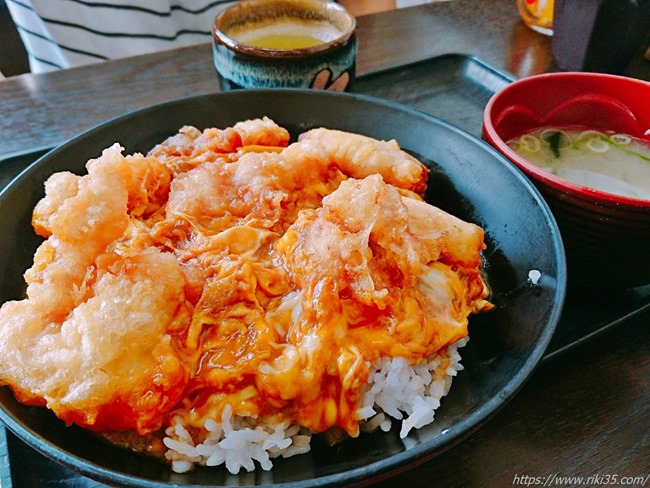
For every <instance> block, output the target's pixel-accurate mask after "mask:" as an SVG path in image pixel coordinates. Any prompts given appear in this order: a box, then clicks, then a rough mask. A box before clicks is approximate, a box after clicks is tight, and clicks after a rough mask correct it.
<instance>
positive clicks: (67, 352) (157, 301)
mask: <svg viewBox="0 0 650 488" xmlns="http://www.w3.org/2000/svg"><path fill="white" fill-rule="evenodd" d="M120 150H121V148H120V147H119V146H117V145H115V146H113V147H111V148H109V149H107V150H105V151H104V153H103V154H102V156H101V157H100V158H98V159H96V160H91V161H90V162H89V163H88V165H87V169H88V175H86V176H83V177H76V176H73V175H70V174H64V175H59V176H55V177H53V178H51V179H50V180H49V181H48V182H47V184H46V191H47V193H46V197H45V198H44V199H43V200H42V201H41V202H40V203H39V204H38V205H37V207H36V209H35V212H34V217H33V218H34V225H35V228H36V229H38V230H39V232H40V233H41V234H43V235H44V236H48V239H47V240H46V241H45V242H44V243H43V244H42V245H41V246H40V247H39V249H38V251H37V252H36V256H35V259H34V265H33V266H32V268H31V269H29V270H28V271H27V272H26V274H25V278H26V281H27V283H28V287H27V299H24V300H22V301H13V302H7V303H5V304H4V305H3V306H2V308H1V309H0V354H2V355H3V357H4V360H3V361H2V362H0V382H1V383H3V384H9V385H10V386H11V387H12V389H13V390H14V391H15V393H16V396H17V397H18V398H19V399H20V400H21V401H23V402H26V403H30V404H39V405H47V406H48V407H49V408H51V409H52V410H53V411H54V412H55V413H56V414H57V415H58V416H59V417H60V418H62V419H64V420H65V421H67V422H75V423H78V424H80V425H83V426H86V427H89V428H92V429H98V430H105V429H135V430H137V431H139V432H146V431H148V430H151V429H155V428H158V427H159V426H160V423H161V421H162V419H161V415H160V414H161V412H164V411H165V410H166V409H168V408H170V407H171V406H172V405H173V404H174V403H175V402H176V400H177V399H178V397H179V395H180V394H181V392H182V387H183V384H184V382H185V381H187V369H186V368H187V366H186V365H184V364H183V361H181V359H180V355H179V352H178V351H177V350H176V349H177V348H176V345H175V340H173V338H172V335H173V334H179V333H181V332H182V330H183V327H186V326H187V324H188V323H189V317H186V315H189V314H188V313H187V310H186V309H185V300H184V290H183V285H184V280H183V274H182V273H181V271H180V267H179V264H178V263H177V262H176V260H175V258H174V257H173V256H171V255H165V254H161V253H160V252H158V251H157V250H156V249H152V250H149V251H146V252H143V253H138V252H134V253H132V254H131V255H125V256H119V255H117V254H115V253H112V252H107V248H108V247H109V245H110V244H111V243H112V242H113V241H114V240H116V239H118V238H119V237H120V236H121V235H122V233H123V232H124V231H125V229H127V227H128V223H129V220H130V218H131V217H130V215H129V212H132V213H134V214H136V215H140V216H142V215H144V214H146V213H147V212H152V211H155V209H157V208H158V207H159V206H160V204H161V202H162V201H163V200H165V199H166V192H167V189H168V185H169V170H168V169H167V168H166V167H165V166H164V165H162V164H160V163H158V162H157V161H155V160H152V159H150V158H145V157H142V156H133V157H129V158H125V157H123V156H122V155H121V151H120ZM166 187H167V189H166Z"/></svg>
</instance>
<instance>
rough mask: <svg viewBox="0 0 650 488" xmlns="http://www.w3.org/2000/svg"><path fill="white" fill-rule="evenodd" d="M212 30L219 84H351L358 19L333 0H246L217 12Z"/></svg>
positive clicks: (330, 87)
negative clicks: (332, 0)
mask: <svg viewBox="0 0 650 488" xmlns="http://www.w3.org/2000/svg"><path fill="white" fill-rule="evenodd" d="M212 33H213V57H214V64H215V67H216V69H217V73H218V75H219V81H220V84H221V90H231V89H236V88H279V87H285V88H317V89H328V90H337V91H350V90H351V89H352V85H353V82H354V76H355V67H356V45H357V40H356V20H355V18H354V16H353V15H351V14H350V13H349V12H348V11H347V10H346V9H345V8H343V7H342V6H340V5H338V4H337V3H334V2H329V1H322V0H246V1H242V2H238V3H236V4H234V5H232V6H230V7H228V8H227V9H225V10H224V11H222V12H221V13H220V14H219V15H217V17H216V18H215V20H214V24H213V29H212Z"/></svg>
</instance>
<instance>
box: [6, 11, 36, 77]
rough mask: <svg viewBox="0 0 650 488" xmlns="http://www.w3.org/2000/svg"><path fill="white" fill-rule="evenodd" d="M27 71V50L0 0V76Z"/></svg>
mask: <svg viewBox="0 0 650 488" xmlns="http://www.w3.org/2000/svg"><path fill="white" fill-rule="evenodd" d="M28 72H29V62H28V60H27V51H26V50H25V46H24V44H23V42H22V40H21V39H20V35H19V34H18V30H17V29H16V25H15V24H14V21H13V19H12V18H11V15H10V14H9V9H8V8H7V5H6V4H5V1H4V0H0V76H2V75H4V76H14V75H19V74H22V73H28Z"/></svg>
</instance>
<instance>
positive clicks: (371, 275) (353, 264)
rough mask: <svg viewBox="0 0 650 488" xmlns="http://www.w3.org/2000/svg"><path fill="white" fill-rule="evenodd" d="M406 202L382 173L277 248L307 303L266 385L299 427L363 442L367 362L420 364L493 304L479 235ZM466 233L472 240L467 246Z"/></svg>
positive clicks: (339, 195)
mask: <svg viewBox="0 0 650 488" xmlns="http://www.w3.org/2000/svg"><path fill="white" fill-rule="evenodd" d="M410 200H413V201H417V200H415V199H414V198H410V197H409V198H405V197H402V196H401V194H400V192H399V191H398V190H397V189H396V188H395V187H393V186H392V185H388V184H386V183H385V182H384V181H383V179H382V177H381V176H379V175H371V176H368V177H366V178H364V179H363V180H356V179H352V178H351V179H348V180H346V181H344V182H342V183H341V184H340V186H339V188H338V189H337V190H336V191H334V192H333V193H332V194H330V195H329V196H327V197H326V198H324V199H323V205H322V207H321V208H319V209H317V210H305V211H303V212H301V213H300V215H299V217H298V219H297V221H296V222H295V223H294V224H293V225H292V226H291V227H290V228H289V229H288V230H287V232H286V233H285V234H284V236H283V237H282V238H281V239H280V240H279V241H278V242H277V244H276V249H277V250H278V253H279V254H280V255H281V257H282V261H283V263H284V265H285V267H286V268H287V270H288V272H289V277H290V280H291V283H292V285H293V286H295V287H296V290H297V292H298V293H299V294H300V296H301V305H300V308H299V310H300V312H299V313H298V314H297V315H296V316H295V317H294V318H293V323H292V324H291V326H290V327H289V328H288V331H287V342H288V344H289V345H287V346H286V347H285V349H284V350H283V351H282V354H281V355H280V356H278V357H277V358H275V359H274V361H273V362H272V363H270V364H269V367H268V368H266V369H265V370H263V371H262V374H263V376H264V381H263V382H262V383H261V385H263V388H264V389H265V390H266V391H268V395H269V396H272V395H273V394H278V393H277V392H281V394H282V398H285V399H286V398H288V397H291V398H293V399H294V400H295V402H296V403H297V405H298V406H297V414H296V415H297V416H298V420H299V423H300V424H301V425H307V426H309V427H310V428H312V429H314V430H316V431H319V430H323V429H325V428H328V427H331V426H334V425H335V426H338V427H341V428H343V429H344V430H346V431H347V432H348V433H349V434H350V435H356V434H357V432H358V424H357V423H355V421H354V420H351V417H350V415H349V413H350V412H353V411H354V409H355V408H356V403H355V402H357V401H358V399H359V397H358V392H359V387H360V385H361V384H362V383H363V382H364V381H366V380H367V377H368V369H367V365H368V364H370V363H372V362H373V361H375V360H376V359H377V358H379V357H384V356H390V357H403V358H405V359H407V360H408V361H409V363H410V364H418V363H419V362H420V361H422V360H424V359H425V358H427V357H429V356H430V355H432V354H434V353H437V352H438V351H440V350H441V349H443V348H445V347H447V346H448V345H450V344H452V343H454V342H456V341H457V340H459V339H461V338H463V337H465V336H467V324H468V316H469V314H471V313H474V312H477V311H480V310H487V309H489V307H490V304H489V303H488V302H487V301H486V299H487V297H488V294H489V290H488V288H487V286H485V283H484V282H483V281H482V279H481V276H480V268H479V263H480V262H481V257H480V252H481V251H482V250H483V249H484V248H485V244H484V243H483V231H482V230H481V228H480V227H478V226H476V225H474V224H471V223H466V222H463V221H461V220H459V219H456V218H455V217H452V216H450V215H447V214H446V213H444V212H442V211H441V210H439V209H436V208H434V207H431V210H429V211H425V210H423V209H422V208H420V207H419V206H416V209H417V210H416V211H414V212H411V208H412V207H411V205H410ZM407 202H408V203H407ZM423 205H427V204H423ZM427 207H429V206H428V205H427ZM427 226H435V231H433V230H428V229H427ZM461 236H464V237H468V238H469V243H468V245H467V246H465V245H463V246H461V247H460V248H459V247H458V243H459V242H460V237H461ZM471 246H473V247H472V249H471V252H470V249H469V248H470V247H471ZM470 255H471V256H470ZM443 256H446V257H448V259H449V261H453V262H454V266H451V265H448V264H445V263H444V262H442V258H443ZM477 285H480V286H477ZM292 300H293V298H292ZM294 309H295V306H294ZM332 377H336V378H337V380H336V381H335V380H332ZM325 383H327V388H325V387H324V386H323V385H324V384H325ZM274 387H275V389H274ZM324 388H325V391H323V389H324ZM332 412H333V413H332ZM352 419H354V416H352Z"/></svg>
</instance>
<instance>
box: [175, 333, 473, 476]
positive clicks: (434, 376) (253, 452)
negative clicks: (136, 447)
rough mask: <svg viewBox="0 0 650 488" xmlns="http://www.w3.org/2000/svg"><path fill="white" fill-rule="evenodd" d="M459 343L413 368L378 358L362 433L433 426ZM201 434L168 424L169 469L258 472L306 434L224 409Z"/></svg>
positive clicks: (362, 411) (299, 447)
mask: <svg viewBox="0 0 650 488" xmlns="http://www.w3.org/2000/svg"><path fill="white" fill-rule="evenodd" d="M467 340H468V339H467V338H464V339H461V340H460V341H458V342H456V343H455V344H453V345H451V346H450V347H448V348H447V353H446V354H445V355H435V356H433V357H431V358H429V359H427V360H425V361H423V362H422V363H420V364H418V365H416V366H409V365H408V363H407V362H406V360H404V359H403V358H381V359H379V360H378V361H377V362H376V363H375V364H373V365H372V366H371V368H370V377H369V380H368V383H367V386H366V389H365V392H364V394H363V401H362V404H361V407H360V408H359V410H358V411H357V418H358V419H359V420H360V423H361V427H362V430H363V431H366V432H368V431H373V430H376V429H381V430H383V431H388V430H390V428H391V426H392V422H393V420H398V421H401V429H400V437H401V438H402V439H404V438H405V437H406V436H407V435H408V433H409V431H410V430H411V429H419V428H421V427H423V426H425V425H427V424H430V423H431V422H433V420H434V413H435V410H436V409H437V408H438V407H439V406H440V400H441V399H442V397H443V396H445V395H446V394H447V393H448V392H449V388H450V387H451V382H452V379H453V377H454V376H456V374H457V373H458V371H461V370H462V369H463V366H462V365H461V364H460V354H459V353H458V351H457V349H458V348H459V347H462V346H464V345H465V344H466V343H467ZM203 427H204V431H203V432H201V433H200V434H199V435H198V436H197V437H200V438H201V442H200V443H196V440H195V439H193V438H192V435H191V434H190V432H189V431H188V429H187V428H186V427H185V426H184V425H183V420H182V419H181V418H180V417H175V418H174V419H173V420H172V425H171V426H170V427H169V428H168V429H167V430H166V432H165V433H166V435H167V436H166V437H165V438H164V443H165V446H167V448H168V451H167V453H166V457H167V459H168V460H169V461H171V463H172V469H173V470H174V471H175V472H177V473H184V472H187V471H189V470H190V469H192V468H193V467H194V465H195V464H199V465H202V466H219V465H225V467H226V469H227V470H228V471H230V472H231V473H232V474H237V473H238V472H239V471H240V470H241V469H242V468H243V469H245V470H246V471H253V470H254V469H255V466H256V463H255V462H257V464H258V465H259V466H260V467H261V468H262V469H264V470H270V469H271V468H272V466H273V463H272V462H271V459H273V458H276V457H278V456H282V457H290V456H294V455H297V454H303V453H306V452H308V451H309V449H310V441H311V433H310V432H308V431H307V430H306V429H304V428H302V427H300V426H298V425H288V424H287V423H275V424H274V425H272V424H268V423H266V424H264V425H258V424H257V421H256V420H255V419H253V418H250V417H240V416H234V417H233V416H232V410H231V409H230V407H229V406H227V407H226V408H225V409H224V412H223V415H222V418H221V423H219V422H216V421H214V420H208V421H206V422H205V424H204V426H203Z"/></svg>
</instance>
